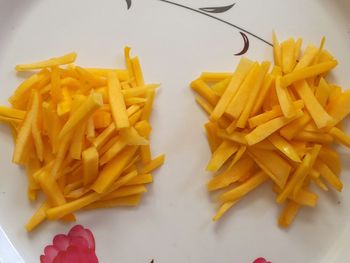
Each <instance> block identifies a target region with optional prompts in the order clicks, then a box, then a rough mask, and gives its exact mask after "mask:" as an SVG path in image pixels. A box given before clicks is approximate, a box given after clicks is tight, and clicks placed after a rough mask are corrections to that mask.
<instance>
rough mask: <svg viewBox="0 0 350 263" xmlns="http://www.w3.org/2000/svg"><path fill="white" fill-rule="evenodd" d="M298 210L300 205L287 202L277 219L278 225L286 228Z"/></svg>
mask: <svg viewBox="0 0 350 263" xmlns="http://www.w3.org/2000/svg"><path fill="white" fill-rule="evenodd" d="M299 209H300V205H299V204H298V203H296V202H294V201H288V203H287V204H286V206H285V208H284V209H283V211H282V213H281V215H280V217H279V219H278V224H279V225H280V226H281V227H288V226H289V225H290V224H291V223H292V222H293V220H294V218H295V217H296V215H297V213H298V211H299Z"/></svg>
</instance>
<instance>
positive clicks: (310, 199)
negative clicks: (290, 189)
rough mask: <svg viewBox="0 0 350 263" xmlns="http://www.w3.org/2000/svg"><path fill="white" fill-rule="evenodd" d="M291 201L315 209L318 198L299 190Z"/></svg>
mask: <svg viewBox="0 0 350 263" xmlns="http://www.w3.org/2000/svg"><path fill="white" fill-rule="evenodd" d="M292 200H293V201H294V202H296V203H298V204H300V205H305V206H310V207H315V206H316V204H317V200H318V196H317V194H315V193H312V192H310V191H307V190H305V189H301V190H300V191H299V193H298V195H297V196H296V197H293V198H292Z"/></svg>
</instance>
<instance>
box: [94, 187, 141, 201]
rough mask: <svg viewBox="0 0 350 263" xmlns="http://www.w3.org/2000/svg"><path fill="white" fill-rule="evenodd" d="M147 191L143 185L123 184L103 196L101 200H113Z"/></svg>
mask: <svg viewBox="0 0 350 263" xmlns="http://www.w3.org/2000/svg"><path fill="white" fill-rule="evenodd" d="M146 192H147V188H146V187H145V186H143V185H133V186H123V187H121V188H119V189H117V190H115V191H113V192H111V193H109V194H108V195H106V196H104V197H102V198H101V201H105V200H111V199H112V200H113V199H116V198H121V197H127V196H133V195H138V194H143V193H146Z"/></svg>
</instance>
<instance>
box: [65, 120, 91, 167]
mask: <svg viewBox="0 0 350 263" xmlns="http://www.w3.org/2000/svg"><path fill="white" fill-rule="evenodd" d="M86 126H87V125H86V124H83V125H82V126H81V127H80V128H79V129H76V130H75V131H74V135H73V139H72V143H71V145H70V148H69V156H70V157H71V158H72V159H76V160H80V159H81V153H82V151H83V146H84V144H85V137H84V135H85V131H86Z"/></svg>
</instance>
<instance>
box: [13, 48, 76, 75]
mask: <svg viewBox="0 0 350 263" xmlns="http://www.w3.org/2000/svg"><path fill="white" fill-rule="evenodd" d="M76 57H77V54H76V53H74V52H72V53H68V54H66V55H63V56H61V57H56V58H51V59H48V60H44V61H39V62H34V63H30V64H19V65H17V66H16V70H17V71H27V70H33V69H41V68H50V67H55V66H59V65H65V64H70V63H73V62H74V61H75V59H76Z"/></svg>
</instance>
